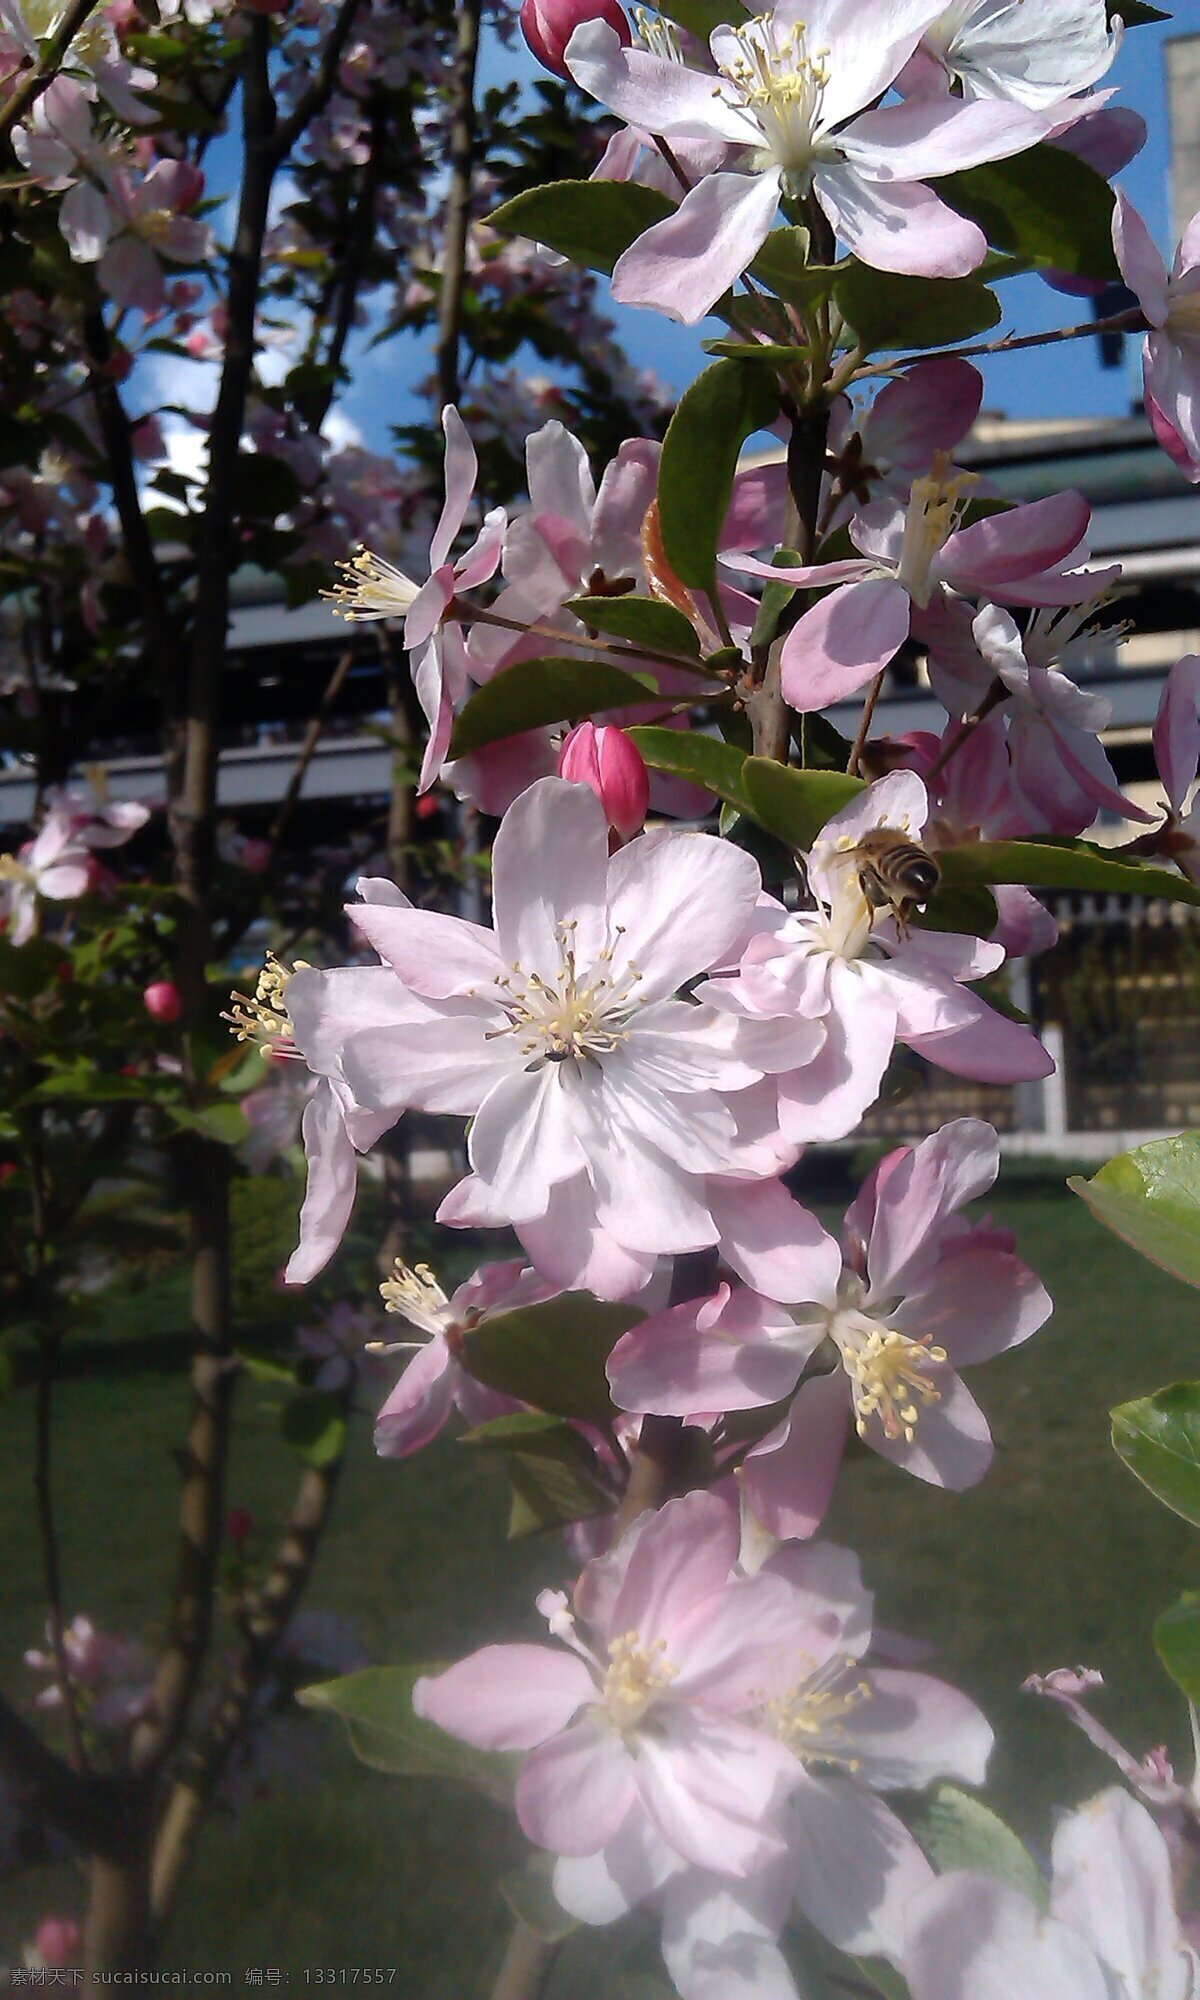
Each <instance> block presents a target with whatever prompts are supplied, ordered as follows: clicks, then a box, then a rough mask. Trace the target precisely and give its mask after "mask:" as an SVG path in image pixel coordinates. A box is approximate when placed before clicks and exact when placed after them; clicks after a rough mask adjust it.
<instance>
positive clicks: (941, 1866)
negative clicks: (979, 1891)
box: [913, 1785, 1046, 1909]
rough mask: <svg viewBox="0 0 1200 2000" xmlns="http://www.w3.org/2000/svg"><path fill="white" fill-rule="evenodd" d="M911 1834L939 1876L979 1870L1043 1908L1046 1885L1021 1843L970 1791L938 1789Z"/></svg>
mask: <svg viewBox="0 0 1200 2000" xmlns="http://www.w3.org/2000/svg"><path fill="white" fill-rule="evenodd" d="M913 1832H914V1834H915V1835H916V1837H917V1839H918V1840H919V1841H920V1843H921V1846H922V1847H923V1848H924V1849H925V1852H926V1854H927V1855H928V1856H929V1859H930V1860H931V1861H932V1862H933V1865H934V1867H935V1868H936V1869H937V1871H938V1873H939V1874H940V1875H946V1874H948V1873H949V1872H950V1870H951V1869H954V1868H974V1869H978V1870H979V1871H980V1872H981V1873H982V1874H984V1875H994V1876H995V1877H996V1878H997V1880H998V1881H1001V1882H1007V1883H1008V1885H1009V1887H1010V1888H1013V1889H1019V1890H1020V1891H1021V1893H1022V1895H1025V1896H1029V1897H1031V1898H1032V1900H1033V1901H1034V1902H1035V1903H1037V1904H1038V1905H1039V1906H1040V1907H1041V1908H1042V1909H1045V1907H1046V1885H1045V1883H1044V1881H1043V1880H1042V1875H1041V1871H1040V1869H1039V1868H1038V1865H1037V1863H1036V1862H1035V1860H1034V1859H1033V1856H1032V1855H1031V1854H1030V1852H1029V1850H1028V1848H1027V1847H1026V1846H1025V1843H1024V1841H1023V1840H1021V1839H1020V1838H1019V1837H1018V1835H1017V1834H1015V1833H1014V1832H1013V1830H1012V1828H1011V1827H1010V1826H1006V1825H1005V1823H1004V1821H1003V1820H1002V1819H1001V1818H1000V1817H999V1816H998V1815H997V1814H996V1813H994V1812H993V1811H992V1810H991V1808H990V1807H989V1806H985V1805H984V1804H983V1803H982V1801H981V1800H979V1799H976V1798H972V1796H971V1794H970V1793H969V1792H963V1791H960V1790H959V1788H958V1786H957V1785H939V1786H938V1788H937V1791H936V1792H935V1793H934V1794H933V1797H932V1799H931V1800H930V1801H929V1802H928V1804H926V1805H924V1806H923V1807H922V1808H921V1811H920V1812H919V1813H918V1815H917V1817H916V1819H915V1820H914V1821H913Z"/></svg>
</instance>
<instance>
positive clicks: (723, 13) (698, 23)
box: [658, 0, 746, 42]
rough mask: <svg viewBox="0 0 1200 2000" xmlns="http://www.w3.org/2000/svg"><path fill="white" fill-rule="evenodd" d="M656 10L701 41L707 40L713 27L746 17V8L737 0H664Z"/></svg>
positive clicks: (742, 19)
mask: <svg viewBox="0 0 1200 2000" xmlns="http://www.w3.org/2000/svg"><path fill="white" fill-rule="evenodd" d="M658 12H659V13H660V14H665V15H666V17H667V19H668V21H678V23H679V25H680V27H681V28H687V29H688V31H689V32H690V33H691V34H693V35H696V36H698V37H699V39H700V40H701V41H702V42H706V41H707V40H708V38H709V36H710V35H711V34H712V31H713V29H714V28H723V27H724V26H725V25H726V23H727V22H729V21H733V22H735V23H736V22H738V21H744V20H745V18H746V9H745V8H744V7H740V6H739V5H738V0H666V5H665V6H660V7H659V8H658Z"/></svg>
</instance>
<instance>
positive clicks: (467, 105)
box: [437, 0, 482, 406]
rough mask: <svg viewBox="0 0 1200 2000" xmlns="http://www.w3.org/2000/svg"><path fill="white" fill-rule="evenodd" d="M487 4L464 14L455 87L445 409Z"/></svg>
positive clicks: (445, 282)
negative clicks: (482, 23) (481, 35)
mask: <svg viewBox="0 0 1200 2000" xmlns="http://www.w3.org/2000/svg"><path fill="white" fill-rule="evenodd" d="M481 13H482V0H464V4H462V5H461V6H460V7H459V9H458V43H457V46H456V48H455V51H454V81H453V84H452V86H451V118H450V187H449V190H448V192H447V195H446V227H445V230H444V232H443V235H442V283H441V292H440V294H439V298H438V329H437V378H438V398H439V401H440V402H441V403H442V405H443V406H445V404H447V403H457V401H458V392H459V372H458V354H459V344H460V341H461V338H462V310H463V292H464V289H465V287H466V277H467V232H468V230H469V228H470V224H471V181H472V176H473V172H474V164H475V69H476V64H477V63H478V60H479V21H480V15H481Z"/></svg>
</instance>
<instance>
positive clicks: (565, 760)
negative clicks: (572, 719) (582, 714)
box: [558, 722, 650, 841]
mask: <svg viewBox="0 0 1200 2000" xmlns="http://www.w3.org/2000/svg"><path fill="white" fill-rule="evenodd" d="M558 774H559V776H560V778H569V779H570V780H571V783H572V784H575V785H590V786H591V788H592V790H593V791H594V792H595V794H596V797H597V798H598V799H599V801H600V803H601V805H602V806H603V807H604V810H605V812H606V814H607V815H608V823H609V825H610V826H611V828H612V830H613V832H614V833H615V834H616V835H617V837H618V839H619V840H623V841H624V840H632V838H633V836H634V834H635V833H640V832H641V830H642V827H643V826H644V825H645V823H646V810H647V807H648V806H649V804H650V775H649V772H648V771H647V769H646V766H645V764H644V763H643V761H642V753H641V751H640V750H639V749H638V748H637V745H636V744H635V743H632V742H631V741H630V739H629V737H628V736H626V734H625V732H624V730H623V729H618V728H616V726H615V725H614V724H611V723H610V724H608V725H605V724H601V726H600V728H599V729H597V728H596V726H595V724H594V723H591V722H581V723H580V724H579V727H578V728H577V729H573V730H572V731H571V733H570V735H569V736H568V737H567V739H566V741H565V743H564V744H563V747H562V750H561V752H560V753H559V759H558Z"/></svg>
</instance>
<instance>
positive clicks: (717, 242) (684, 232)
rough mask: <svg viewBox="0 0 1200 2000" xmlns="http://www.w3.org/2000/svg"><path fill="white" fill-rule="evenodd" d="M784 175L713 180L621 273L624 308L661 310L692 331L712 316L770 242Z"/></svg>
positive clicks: (635, 247) (640, 242) (617, 278)
mask: <svg viewBox="0 0 1200 2000" xmlns="http://www.w3.org/2000/svg"><path fill="white" fill-rule="evenodd" d="M779 192H780V175H779V171H778V169H777V168H776V169H773V170H772V171H770V172H767V173H759V174H754V173H752V174H706V175H705V176H704V179H703V180H701V181H697V183H696V185H695V187H694V188H691V189H689V191H688V193H687V194H685V195H684V197H683V200H682V201H681V202H680V204H679V207H678V208H677V209H676V210H675V213H674V214H673V215H668V216H664V218H663V220H662V221H661V222H656V223H654V224H653V225H652V227H651V228H649V229H647V230H644V231H643V233H642V234H641V235H640V236H639V237H638V238H637V241H636V242H634V243H631V244H630V246H629V248H628V250H626V251H624V252H623V253H622V255H621V256H620V257H618V259H617V261H616V263H615V264H614V265H613V274H612V295H613V298H614V299H615V300H616V302H617V304H618V305H623V306H653V307H654V308H655V310H656V311H658V312H661V313H665V314H666V315H667V317H668V319H674V320H679V321H681V322H682V323H683V325H684V326H695V324H696V321H697V320H701V319H703V318H704V316H705V314H706V313H709V312H711V311H712V308H713V307H714V306H715V305H716V303H717V300H718V299H719V298H721V297H723V295H724V294H725V293H726V292H727V291H728V290H729V287H730V286H731V285H732V284H733V283H734V281H735V280H736V279H737V278H740V277H741V274H742V272H743V271H744V270H745V268H746V266H747V264H748V263H749V262H750V260H751V258H752V257H753V256H754V255H755V253H756V252H757V251H758V250H760V249H761V248H762V246H763V244H764V243H765V242H766V240H767V237H768V235H769V234H770V229H771V224H772V223H773V222H774V220H775V213H776V210H777V209H778V207H779Z"/></svg>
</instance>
